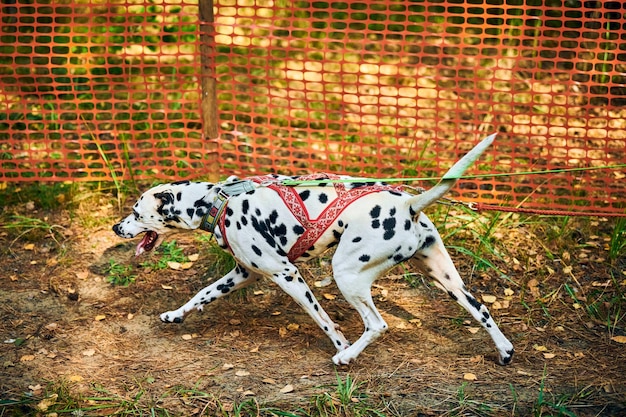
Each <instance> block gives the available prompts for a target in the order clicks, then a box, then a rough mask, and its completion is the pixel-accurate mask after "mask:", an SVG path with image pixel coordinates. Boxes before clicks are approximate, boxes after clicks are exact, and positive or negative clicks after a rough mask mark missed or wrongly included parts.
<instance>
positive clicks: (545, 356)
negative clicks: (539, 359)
mask: <svg viewBox="0 0 626 417" xmlns="http://www.w3.org/2000/svg"><path fill="white" fill-rule="evenodd" d="M555 356H556V355H555V354H554V353H544V354H543V357H544V358H546V359H552V358H554V357H555Z"/></svg>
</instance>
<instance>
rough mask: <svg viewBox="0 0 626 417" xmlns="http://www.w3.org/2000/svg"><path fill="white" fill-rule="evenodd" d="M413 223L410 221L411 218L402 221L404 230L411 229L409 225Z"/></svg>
mask: <svg viewBox="0 0 626 417" xmlns="http://www.w3.org/2000/svg"><path fill="white" fill-rule="evenodd" d="M412 224H413V222H411V220H408V219H407V220H405V221H404V230H411V225H412Z"/></svg>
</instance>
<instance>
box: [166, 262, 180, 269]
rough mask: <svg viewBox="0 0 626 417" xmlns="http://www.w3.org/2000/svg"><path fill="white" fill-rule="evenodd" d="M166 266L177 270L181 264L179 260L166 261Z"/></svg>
mask: <svg viewBox="0 0 626 417" xmlns="http://www.w3.org/2000/svg"><path fill="white" fill-rule="evenodd" d="M167 266H168V268H169V269H173V270H174V271H178V270H179V269H181V266H182V264H181V263H180V262H174V261H168V262H167Z"/></svg>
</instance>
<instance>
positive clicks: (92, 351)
mask: <svg viewBox="0 0 626 417" xmlns="http://www.w3.org/2000/svg"><path fill="white" fill-rule="evenodd" d="M95 354H96V350H95V349H87V350H83V356H93V355H95Z"/></svg>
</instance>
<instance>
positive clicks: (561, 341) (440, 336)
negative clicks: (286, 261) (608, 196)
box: [0, 196, 626, 416]
mask: <svg viewBox="0 0 626 417" xmlns="http://www.w3.org/2000/svg"><path fill="white" fill-rule="evenodd" d="M18 200H19V199H18ZM129 200H130V198H129ZM129 204H130V201H129V202H128V203H127V204H126V206H127V207H128V206H129ZM0 214H1V217H0V222H1V223H2V228H1V229H0V256H1V257H0V259H1V261H0V285H1V287H0V290H1V291H0V401H2V403H0V416H9V415H11V416H12V415H73V416H74V415H75V416H87V415H110V414H114V413H117V414H120V415H220V416H223V415H238V414H239V415H298V416H300V415H346V416H348V415H385V416H392V415H394V416H433V415H486V416H500V415H516V416H527V415H535V416H539V415H576V416H596V415H602V416H612V415H613V416H618V415H626V376H625V375H626V344H623V343H620V342H623V341H624V340H623V336H624V322H625V321H624V314H625V313H626V311H623V310H622V309H621V308H618V309H617V311H616V306H618V307H619V306H620V305H621V306H626V304H624V300H623V294H624V292H626V285H625V284H626V275H625V269H626V262H625V261H624V259H623V258H622V259H617V260H616V261H614V262H612V263H611V264H609V261H608V259H607V253H606V241H607V236H609V235H610V233H611V230H612V225H613V223H612V222H611V221H602V220H594V219H591V220H589V219H587V220H581V221H580V223H581V224H582V226H580V228H579V226H578V223H576V221H574V220H572V221H570V222H569V223H567V225H566V227H564V229H566V231H565V232H564V231H560V232H559V231H558V230H557V234H559V233H560V234H559V236H556V237H555V236H551V237H550V236H549V235H550V233H551V232H550V230H549V226H546V225H548V224H550V221H549V220H546V219H545V218H542V219H534V220H532V221H527V222H519V221H514V220H513V219H510V220H509V221H507V222H506V223H502V224H500V225H499V227H500V228H499V229H498V230H497V232H496V233H494V234H493V239H494V240H495V241H496V244H494V245H495V246H494V247H495V248H496V253H488V252H489V251H484V252H483V254H482V257H484V258H486V259H488V260H490V262H493V264H494V265H495V266H497V268H498V269H499V270H500V271H501V272H502V273H504V274H505V275H506V276H503V275H501V274H500V273H498V272H497V271H496V270H494V269H492V268H483V267H480V262H478V261H477V260H476V258H475V257H472V256H468V255H467V254H462V253H460V251H459V250H453V249H451V254H452V256H453V258H454V260H455V263H456V264H457V266H458V268H459V270H460V271H461V275H462V276H464V277H466V278H465V280H466V283H467V285H468V287H469V288H470V290H471V291H472V292H473V293H474V294H475V295H476V296H479V297H480V296H481V295H484V294H486V295H493V296H495V300H496V301H495V303H494V302H493V298H492V299H489V298H487V299H486V300H488V301H489V302H490V303H489V304H490V308H491V312H492V314H493V316H494V318H495V319H496V321H497V322H498V323H499V325H500V327H501V329H502V330H503V332H504V333H505V334H506V335H508V336H509V338H510V339H511V340H512V342H513V343H514V344H515V347H516V356H515V358H514V361H513V363H512V364H511V365H510V366H507V367H502V366H498V365H497V364H496V363H495V350H494V347H493V345H492V342H491V340H490V339H489V337H488V336H487V334H486V333H485V332H484V331H483V330H482V329H480V330H479V331H476V328H477V327H478V326H477V324H476V323H473V322H471V321H469V318H470V317H469V315H468V314H467V313H465V312H464V311H463V310H462V309H461V308H460V307H458V306H457V305H456V304H455V303H454V302H453V301H452V300H450V299H449V298H448V297H447V296H444V294H443V293H442V292H441V291H440V290H438V289H437V288H435V287H434V286H432V285H431V284H430V283H429V282H426V281H425V280H424V279H422V278H421V277H419V276H412V277H411V279H406V277H405V275H409V274H407V272H408V271H411V268H410V265H404V267H401V268H397V269H396V270H394V271H390V273H389V274H388V275H387V276H386V277H384V278H382V279H380V280H379V281H377V283H376V284H377V286H376V287H375V288H374V294H375V300H376V303H377V305H378V307H379V309H380V310H381V312H382V314H383V316H384V318H385V320H386V321H387V322H388V324H389V325H390V330H389V331H388V332H387V333H386V334H385V335H384V336H383V337H382V338H381V339H379V340H378V341H376V342H375V343H374V344H372V345H371V346H369V347H368V348H367V349H366V350H365V351H364V352H363V353H362V354H361V356H360V357H359V358H358V360H357V361H356V362H355V363H353V364H351V365H349V366H342V367H335V366H334V365H333V364H332V362H331V357H332V355H333V354H334V348H333V346H332V345H331V343H330V341H329V340H328V339H327V338H326V337H325V336H324V334H323V333H322V332H321V330H320V329H318V328H317V327H316V325H315V324H314V323H313V322H312V321H311V320H310V319H309V317H308V316H307V315H306V314H305V313H304V312H303V311H302V310H301V309H300V308H299V307H298V306H297V305H296V304H295V303H294V302H293V301H292V300H291V299H290V298H289V297H288V296H286V295H285V294H284V293H282V292H281V291H280V290H279V289H278V288H276V287H275V286H274V285H273V284H272V283H270V282H259V283H256V284H254V285H253V286H252V287H251V288H249V289H247V290H243V291H240V292H237V293H235V294H232V295H231V296H229V297H227V298H224V299H222V300H219V301H217V302H215V303H213V304H211V305H209V306H207V308H205V310H204V312H202V313H196V314H193V315H190V316H189V317H188V318H187V320H186V321H185V322H184V323H183V324H180V325H175V324H163V323H161V322H160V321H159V318H158V315H159V313H161V312H163V311H167V310H171V309H174V308H177V307H178V306H179V305H181V304H182V303H183V302H185V301H186V300H187V299H188V298H190V297H191V296H192V295H193V294H195V292H196V291H198V290H199V289H201V288H202V287H204V286H205V285H207V283H208V282H210V281H211V280H214V279H216V278H218V277H217V276H215V272H214V271H215V265H214V263H215V259H214V257H213V255H212V251H210V245H209V244H208V243H207V242H206V239H204V240H201V239H199V237H200V235H199V234H195V233H190V234H178V235H176V236H174V237H173V238H174V239H176V240H177V242H178V244H179V246H180V247H182V248H183V250H184V252H185V253H186V254H187V255H190V254H196V253H197V254H199V258H198V259H197V260H196V261H195V262H193V265H192V266H191V268H189V269H186V270H178V271H176V270H173V269H171V268H167V269H163V270H154V269H150V268H148V269H146V268H143V267H141V266H140V263H141V262H142V261H146V259H147V260H150V259H152V260H154V259H157V258H158V257H159V256H160V254H159V253H158V252H157V253H153V254H150V255H148V256H147V257H146V259H143V260H137V259H135V258H134V256H133V253H134V246H135V244H136V242H135V241H124V240H121V239H119V238H118V237H116V236H115V235H114V234H113V232H112V231H111V225H112V224H113V222H114V221H115V219H117V218H119V217H121V215H122V213H121V212H120V211H119V210H118V209H117V207H115V204H114V203H112V198H110V197H106V196H97V197H93V198H91V199H89V200H88V201H83V202H81V203H79V204H78V205H75V206H74V208H72V209H71V210H67V209H63V208H56V209H52V210H45V209H42V208H41V207H39V203H38V202H37V201H34V202H29V201H18V202H17V203H11V204H10V205H6V204H5V205H3V207H2V212H1V213H0ZM450 214H455V212H454V211H452V212H450V213H448V217H447V219H448V220H447V222H446V223H447V224H446V225H440V226H441V229H442V231H449V230H452V229H451V228H452V227H455V222H458V225H462V224H463V222H464V221H465V220H464V219H460V220H458V221H455V220H453V217H451V216H450ZM461 214H462V213H461ZM16 216H17V217H16ZM19 216H23V217H19ZM24 218H28V219H31V220H32V219H34V220H36V221H39V223H37V222H35V223H30V224H31V227H30V228H29V227H28V226H26V225H25V224H27V222H26V221H25V220H24ZM473 223H477V222H476V221H474V222H473ZM554 223H557V224H558V222H557V221H555V222H554ZM32 224H35V225H38V226H36V227H34V226H32ZM42 224H43V226H41V225H42ZM19 225H21V226H19ZM14 226H15V227H14ZM17 226H19V227H17ZM553 229H554V227H553ZM539 231H543V232H545V233H544V234H543V235H541V234H539V233H538V232H539ZM442 234H445V233H442ZM472 236H475V233H471V227H469V226H468V229H467V231H464V232H463V233H456V234H454V236H451V237H450V238H449V240H448V243H449V244H450V245H457V246H463V245H470V246H471V245H474V246H476V245H477V244H476V242H475V240H472ZM498 242H502V243H501V244H500V243H498ZM474 249H475V248H474ZM111 260H114V261H115V262H116V263H118V264H121V265H132V266H133V268H134V271H135V272H136V274H137V279H136V282H135V283H133V284H131V285H129V286H128V287H123V286H113V285H111V284H110V283H109V282H107V276H108V268H109V265H110V262H111ZM326 265H327V262H325V261H324V260H322V261H313V262H310V263H307V264H304V265H303V266H302V270H303V273H304V274H305V276H306V277H307V278H308V279H309V280H310V281H311V283H313V282H315V281H320V280H323V279H324V278H325V277H327V276H328V274H329V270H328V267H327V266H326ZM315 291H316V293H317V296H318V298H320V299H321V300H322V304H323V306H324V308H325V309H326V310H327V311H328V312H329V314H330V315H331V317H333V318H334V319H335V320H336V321H337V322H338V323H339V324H340V326H341V327H342V329H343V330H344V333H345V334H346V336H347V337H348V338H349V339H350V340H355V339H356V338H357V337H358V336H359V335H360V332H361V331H362V325H361V322H360V320H359V318H358V316H357V314H356V312H355V311H354V310H352V309H351V307H350V306H349V305H347V303H346V302H345V301H344V300H343V298H342V297H341V296H340V294H339V292H338V291H337V289H336V287H335V286H334V284H330V285H328V286H324V287H321V288H316V289H315ZM574 297H575V299H574ZM611 300H613V302H611ZM620 302H621V304H620ZM590 305H592V306H594V307H595V308H596V310H597V314H595V315H594V314H591V313H589V312H588V307H589V306H590ZM607 317H608V319H607ZM607 322H609V323H610V324H608V325H607ZM338 381H339V382H338ZM346 381H354V383H355V386H356V387H357V389H356V390H355V391H354V392H352V393H350V394H349V395H348V398H347V400H346V399H345V398H343V399H342V397H341V395H340V393H338V392H337V389H338V386H339V385H341V384H344V385H345V382H346ZM271 410H273V411H271ZM55 413H56V414H55ZM272 413H273V414H272ZM324 413H326V414H324ZM377 413H378V414H377Z"/></svg>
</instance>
